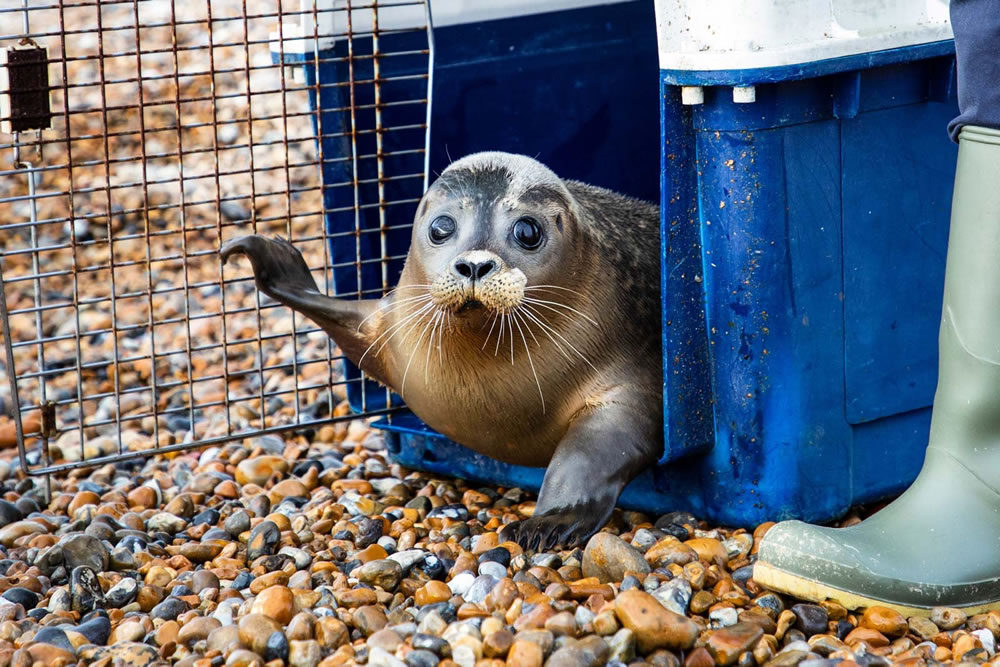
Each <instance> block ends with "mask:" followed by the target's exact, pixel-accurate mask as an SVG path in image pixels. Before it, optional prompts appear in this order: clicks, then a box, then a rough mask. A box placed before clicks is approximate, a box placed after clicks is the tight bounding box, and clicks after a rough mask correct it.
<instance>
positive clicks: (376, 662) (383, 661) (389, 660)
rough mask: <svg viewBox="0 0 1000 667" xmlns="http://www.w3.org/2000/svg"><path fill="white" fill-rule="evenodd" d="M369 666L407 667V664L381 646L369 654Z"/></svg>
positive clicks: (374, 648)
mask: <svg viewBox="0 0 1000 667" xmlns="http://www.w3.org/2000/svg"><path fill="white" fill-rule="evenodd" d="M368 664H369V665H371V666H372V667H406V663H405V662H403V661H402V660H400V659H399V658H397V657H396V656H394V655H392V654H391V653H389V652H388V651H386V650H385V649H384V648H381V647H379V646H373V647H372V649H371V651H370V652H369V653H368Z"/></svg>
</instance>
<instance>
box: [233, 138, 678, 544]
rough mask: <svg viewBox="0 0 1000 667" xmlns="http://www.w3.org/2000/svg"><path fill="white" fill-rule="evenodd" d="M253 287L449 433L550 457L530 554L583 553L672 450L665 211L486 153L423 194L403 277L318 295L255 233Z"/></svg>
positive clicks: (290, 253)
mask: <svg viewBox="0 0 1000 667" xmlns="http://www.w3.org/2000/svg"><path fill="white" fill-rule="evenodd" d="M234 253H242V254H245V255H247V256H248V257H249V258H250V260H251V263H252V264H253V268H254V273H255V276H256V281H257V286H258V288H259V289H261V290H262V291H263V292H265V293H266V294H268V295H269V296H271V297H273V298H274V299H276V300H278V301H280V302H282V303H284V304H286V305H288V306H290V307H291V308H293V309H295V310H297V311H299V312H301V313H303V314H304V315H306V316H307V317H309V318H310V319H312V320H313V321H315V322H316V323H317V324H319V325H320V326H322V327H323V328H324V330H326V331H327V332H328V333H329V334H330V335H331V336H332V337H333V338H334V339H335V340H336V341H337V343H338V345H340V347H341V349H342V350H343V352H344V353H345V354H346V355H347V356H348V358H350V359H351V360H352V361H354V362H355V363H357V364H358V365H359V366H360V367H361V368H362V369H363V370H364V371H365V372H367V373H368V374H369V375H370V376H372V377H374V378H375V379H377V380H379V381H380V382H382V383H384V384H386V385H387V386H388V387H390V388H391V389H393V390H394V391H396V392H398V393H400V394H401V395H402V396H403V399H404V400H405V401H406V404H407V406H408V407H409V408H410V409H411V410H413V412H414V413H415V414H416V415H417V416H419V417H420V418H421V419H423V420H424V421H425V422H426V423H427V424H428V425H430V426H431V427H432V428H434V429H435V430H437V431H438V432H440V433H443V434H444V435H446V436H448V437H449V438H452V439H453V440H455V441H457V442H460V443H462V444H464V445H466V446H468V447H470V448H472V449H474V450H476V451H478V452H481V453H483V454H486V455H489V456H491V457H494V458H497V459H500V460H502V461H505V462H508V463H515V464H519V465H530V466H543V465H548V470H547V471H546V474H545V481H544V483H543V485H542V490H541V494H540V496H539V501H538V505H537V507H536V512H535V515H534V516H533V517H532V518H531V519H529V520H527V521H524V522H519V523H516V524H511V525H509V526H507V527H506V528H505V532H504V536H505V537H507V538H511V539H515V540H517V541H518V542H520V543H521V544H522V545H524V546H526V547H535V546H538V545H543V546H550V545H553V544H556V543H564V544H575V543H577V542H579V541H582V540H583V539H586V538H587V537H589V536H590V535H591V534H592V533H594V532H595V531H596V530H598V529H599V528H600V527H601V526H602V525H603V524H604V523H605V522H606V521H607V519H608V517H609V516H610V514H611V511H612V509H613V507H614V503H615V500H616V499H617V497H618V494H619V493H620V492H621V490H622V488H623V487H624V486H625V484H626V483H627V482H628V481H629V480H630V479H631V478H632V477H633V476H635V474H636V473H637V472H639V471H640V470H641V469H642V468H644V467H645V466H648V465H650V464H652V463H653V462H654V461H655V460H656V458H657V457H658V455H659V453H660V451H661V450H662V438H663V435H662V433H663V429H662V407H661V406H662V403H661V401H662V376H661V371H660V325H659V312H660V311H659V295H660V291H659V272H660V263H659V210H658V208H657V207H656V206H654V205H652V204H647V203H644V202H640V201H637V200H634V199H630V198H628V197H624V196H622V195H619V194H616V193H613V192H610V191H608V190H603V189H600V188H596V187H592V186H588V185H584V184H582V183H576V182H573V181H562V180H561V179H559V178H558V177H557V176H556V175H555V174H553V173H552V172H551V171H550V170H548V169H547V168H546V167H544V166H543V165H541V164H540V163H538V162H536V161H534V160H532V159H530V158H527V157H523V156H518V155H510V154H505V153H477V154H475V155H471V156H468V157H466V158H464V159H462V160H459V161H458V162H455V163H453V164H452V165H451V166H449V167H448V169H446V170H445V171H444V173H443V174H442V175H441V177H440V178H439V179H438V180H437V181H436V182H435V183H434V184H433V185H432V186H431V187H430V189H429V190H428V191H427V193H426V194H425V195H424V197H423V199H422V200H421V202H420V204H419V206H418V209H417V215H416V219H415V221H414V226H413V238H412V241H411V246H410V252H409V255H408V257H407V260H406V264H405V267H404V269H403V272H402V275H401V276H400V280H399V285H398V286H397V288H396V290H394V291H393V292H392V293H390V294H388V295H387V296H385V297H383V298H381V299H378V300H375V299H372V300H367V301H346V300H339V299H333V298H330V297H327V296H324V295H322V294H321V293H320V292H319V290H318V289H317V288H316V285H315V282H314V281H313V279H312V277H311V275H310V274H309V270H308V267H307V266H306V264H305V262H304V261H303V260H302V257H301V255H299V253H298V251H297V250H295V248H294V247H293V246H291V245H290V244H288V243H286V242H284V241H282V240H280V239H266V238H262V237H259V236H251V237H243V238H239V239H235V240H234V241H230V242H229V243H227V244H226V245H225V246H224V247H223V249H222V256H223V259H224V260H225V259H228V258H229V257H230V256H231V255H232V254H234Z"/></svg>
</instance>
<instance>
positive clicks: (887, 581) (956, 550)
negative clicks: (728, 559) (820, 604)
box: [754, 0, 1000, 613]
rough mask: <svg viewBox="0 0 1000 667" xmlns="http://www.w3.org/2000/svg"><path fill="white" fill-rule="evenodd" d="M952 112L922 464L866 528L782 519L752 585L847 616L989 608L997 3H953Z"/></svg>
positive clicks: (999, 565)
mask: <svg viewBox="0 0 1000 667" xmlns="http://www.w3.org/2000/svg"><path fill="white" fill-rule="evenodd" d="M952 20H953V28H954V32H955V42H956V50H957V53H958V86H959V108H960V110H961V115H960V116H959V117H958V118H956V119H955V120H954V121H953V122H952V123H951V125H950V126H949V130H950V131H952V132H953V135H952V136H953V137H954V138H956V139H957V140H958V141H959V155H958V166H957V170H956V173H955V191H954V197H953V201H952V219H951V232H950V236H949V242H948V258H947V269H946V275H945V293H944V307H943V312H942V318H941V332H940V338H939V351H940V360H939V376H938V387H937V393H936V395H935V397H934V410H933V416H932V419H931V434H930V443H929V445H928V447H927V454H926V457H925V459H924V466H923V468H922V469H921V471H920V475H919V476H918V477H917V480H916V481H915V482H914V483H913V485H912V486H911V487H910V488H909V489H908V490H907V491H906V493H904V494H903V495H902V496H900V497H899V498H898V499H896V500H895V501H894V502H892V503H891V504H889V505H888V506H887V507H886V508H885V509H883V510H882V511H880V512H878V513H877V514H875V515H874V516H872V517H871V518H869V519H868V520H866V521H864V522H862V523H861V524H858V525H856V526H852V527H850V528H843V529H833V528H821V527H818V526H810V525H808V524H805V523H801V522H798V521H786V522H782V523H779V524H778V525H776V526H774V527H773V528H772V529H771V530H770V531H769V532H768V533H767V535H766V536H765V538H764V540H763V541H762V543H761V546H760V550H759V552H758V561H757V563H756V565H755V569H754V579H755V580H756V581H757V582H758V583H760V584H762V585H764V586H767V587H769V588H773V589H776V590H779V591H782V592H786V593H791V594H793V595H796V596H798V597H802V598H807V599H812V600H822V599H827V598H829V599H835V600H838V601H840V602H841V603H843V604H844V605H845V606H847V607H849V608H852V609H853V608H857V607H862V606H870V605H872V604H883V605H888V606H895V607H897V608H898V609H900V610H901V611H904V612H908V613H914V612H916V613H919V612H920V611H921V610H927V609H929V608H931V607H934V606H953V607H967V608H972V609H978V608H985V607H994V606H995V607H1000V51H998V46H1000V4H998V3H997V2H996V0H953V2H952Z"/></svg>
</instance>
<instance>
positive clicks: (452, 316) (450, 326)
mask: <svg viewBox="0 0 1000 667" xmlns="http://www.w3.org/2000/svg"><path fill="white" fill-rule="evenodd" d="M446 313H447V315H446V317H447V320H448V323H447V324H446V325H444V326H442V327H441V332H440V333H439V334H438V367H439V368H440V367H442V366H444V360H443V359H442V356H443V354H444V353H443V352H442V351H441V350H442V348H443V347H444V345H443V343H444V332H445V328H447V329H448V331H449V333H450V332H451V330H452V329H453V328H454V327H455V313H453V312H452V311H450V310H449V311H446Z"/></svg>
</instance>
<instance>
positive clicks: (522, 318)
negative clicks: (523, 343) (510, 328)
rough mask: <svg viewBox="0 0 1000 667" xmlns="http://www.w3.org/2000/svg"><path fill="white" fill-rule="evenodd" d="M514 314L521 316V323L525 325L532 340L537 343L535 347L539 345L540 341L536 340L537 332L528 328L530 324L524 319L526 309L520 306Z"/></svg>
mask: <svg viewBox="0 0 1000 667" xmlns="http://www.w3.org/2000/svg"><path fill="white" fill-rule="evenodd" d="M514 314H515V315H520V317H521V322H522V323H523V324H524V328H525V329H527V330H528V334H529V335H530V336H531V340H533V341H534V342H535V345H538V339H537V338H535V332H534V331H532V330H531V327H530V326H528V322H527V320H526V319H525V317H524V308H523V307H522V306H518V307H517V308H515V309H514Z"/></svg>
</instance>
